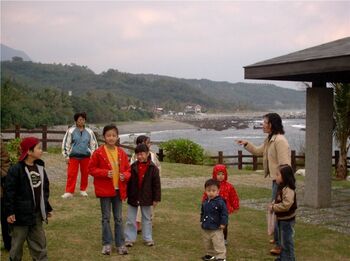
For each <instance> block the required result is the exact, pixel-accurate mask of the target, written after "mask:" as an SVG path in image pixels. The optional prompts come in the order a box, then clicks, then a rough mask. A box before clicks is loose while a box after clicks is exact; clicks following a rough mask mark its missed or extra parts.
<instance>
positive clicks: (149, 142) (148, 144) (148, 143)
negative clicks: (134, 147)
mask: <svg viewBox="0 0 350 261" xmlns="http://www.w3.org/2000/svg"><path fill="white" fill-rule="evenodd" d="M144 144H145V145H147V147H148V148H149V149H150V148H151V140H150V139H147V140H146V141H145V142H144Z"/></svg>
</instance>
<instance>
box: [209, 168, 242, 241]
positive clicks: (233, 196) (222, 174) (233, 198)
mask: <svg viewBox="0 0 350 261" xmlns="http://www.w3.org/2000/svg"><path fill="white" fill-rule="evenodd" d="M213 179H214V180H218V181H219V182H220V191H219V195H220V196H221V197H222V198H223V199H224V201H225V203H226V207H227V211H228V214H232V213H233V212H235V211H238V209H239V197H238V194H237V192H236V190H235V188H234V187H233V185H232V184H231V183H229V182H228V181H227V169H226V166H225V165H222V164H217V165H215V166H214V168H213ZM206 198H207V196H206V194H204V195H203V201H204V200H206ZM227 226H228V225H226V227H225V228H224V230H223V232H224V238H225V245H227V231H228V229H227Z"/></svg>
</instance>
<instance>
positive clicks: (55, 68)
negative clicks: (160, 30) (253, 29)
mask: <svg viewBox="0 0 350 261" xmlns="http://www.w3.org/2000/svg"><path fill="white" fill-rule="evenodd" d="M1 91H2V94H1V100H2V103H1V109H2V118H1V124H2V128H4V127H9V126H11V125H13V124H15V123H18V122H21V124H22V125H23V122H24V123H25V124H24V125H25V126H27V127H32V126H38V125H39V124H40V123H42V122H44V123H48V124H66V123H68V122H71V116H72V114H73V112H75V111H86V112H87V113H88V115H89V121H90V122H95V123H98V122H108V121H115V120H137V119H148V118H151V117H152V116H153V114H152V111H153V109H154V108H155V107H163V108H164V109H165V110H173V111H183V109H184V107H185V106H186V105H187V104H199V105H201V106H202V108H204V110H205V111H209V112H220V111H221V112H223V111H225V112H228V111H230V112H233V111H235V110H237V109H250V110H259V109H277V108H283V109H292V108H298V109H300V108H304V107H305V93H304V92H299V91H295V90H290V89H284V88H280V87H277V86H274V85H266V84H265V85H259V84H246V83H235V84H232V83H228V82H214V81H209V80H188V79H179V78H174V77H167V76H158V75H147V74H130V73H123V72H119V71H117V70H113V69H110V70H108V71H106V72H102V73H101V74H96V73H94V72H93V71H92V70H90V69H89V68H88V67H86V66H79V65H76V64H70V65H63V64H42V63H34V62H25V61H23V60H21V59H16V60H13V61H3V62H1ZM69 91H71V93H72V96H68V92H69ZM34 105H35V106H34ZM130 105H131V106H130ZM33 106H34V108H33ZM128 106H129V109H126V108H128ZM130 108H132V109H130ZM20 111H22V113H20ZM20 115H22V116H20Z"/></svg>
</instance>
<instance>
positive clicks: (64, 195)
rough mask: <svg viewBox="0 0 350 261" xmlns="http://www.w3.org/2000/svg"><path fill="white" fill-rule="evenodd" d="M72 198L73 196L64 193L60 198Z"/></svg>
mask: <svg viewBox="0 0 350 261" xmlns="http://www.w3.org/2000/svg"><path fill="white" fill-rule="evenodd" d="M72 197H73V194H72V193H69V192H66V193H64V194H63V195H62V196H61V198H72Z"/></svg>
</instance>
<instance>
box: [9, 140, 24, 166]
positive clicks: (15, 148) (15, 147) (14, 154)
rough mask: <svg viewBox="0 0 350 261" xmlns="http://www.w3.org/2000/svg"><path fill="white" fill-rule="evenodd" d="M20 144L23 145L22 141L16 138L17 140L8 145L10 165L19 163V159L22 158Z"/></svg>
mask: <svg viewBox="0 0 350 261" xmlns="http://www.w3.org/2000/svg"><path fill="white" fill-rule="evenodd" d="M20 143H21V139H20V138H16V139H13V140H10V141H9V142H8V143H7V144H6V149H7V152H8V154H9V159H10V163H11V164H12V165H13V164H16V163H17V162H18V158H19V156H20Z"/></svg>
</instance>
